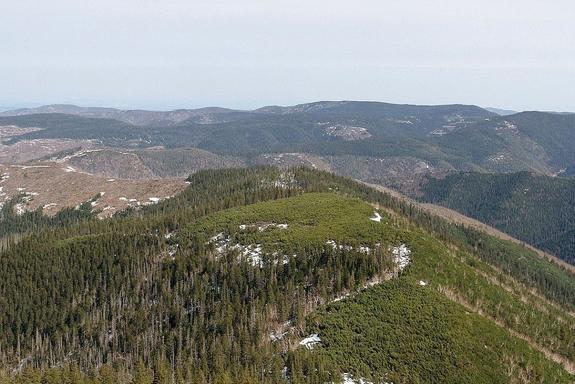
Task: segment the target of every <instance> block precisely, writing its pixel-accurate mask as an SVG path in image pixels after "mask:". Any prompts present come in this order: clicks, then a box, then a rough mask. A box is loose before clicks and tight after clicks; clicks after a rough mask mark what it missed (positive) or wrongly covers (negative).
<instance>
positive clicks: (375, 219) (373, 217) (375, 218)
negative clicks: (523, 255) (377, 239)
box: [369, 212, 381, 223]
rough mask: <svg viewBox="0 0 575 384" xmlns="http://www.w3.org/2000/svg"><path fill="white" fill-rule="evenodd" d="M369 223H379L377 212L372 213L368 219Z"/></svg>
mask: <svg viewBox="0 0 575 384" xmlns="http://www.w3.org/2000/svg"><path fill="white" fill-rule="evenodd" d="M369 219H370V220H371V221H375V222H376V223H379V222H380V221H381V215H380V214H379V212H373V216H372V217H370V218H369Z"/></svg>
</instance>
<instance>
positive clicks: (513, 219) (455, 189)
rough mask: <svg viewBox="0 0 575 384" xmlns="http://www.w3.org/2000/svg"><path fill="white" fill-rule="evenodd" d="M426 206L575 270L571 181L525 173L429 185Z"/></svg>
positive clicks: (574, 199)
mask: <svg viewBox="0 0 575 384" xmlns="http://www.w3.org/2000/svg"><path fill="white" fill-rule="evenodd" d="M422 192H423V199H424V200H425V201H428V202H431V203H436V204H441V205H444V206H446V207H448V208H451V209H454V210H456V211H459V212H461V213H463V214H464V215H467V216H470V217H473V218H475V219H477V220H479V221H482V222H484V223H487V224H489V225H492V226H494V227H496V228H498V229H500V230H501V231H503V232H506V233H508V234H510V235H511V236H514V237H517V238H518V239H521V240H523V241H525V242H527V243H529V244H532V245H533V246H535V247H537V248H541V249H543V250H546V251H549V252H550V253H553V254H555V255H557V256H558V257H560V258H562V259H564V260H566V261H567V262H569V263H571V264H575V180H573V179H567V178H552V177H547V176H542V175H535V174H531V173H527V172H522V173H515V174H479V173H465V174H454V175H449V176H447V177H446V178H444V179H429V181H428V182H427V183H426V184H425V185H424V186H423V187H422Z"/></svg>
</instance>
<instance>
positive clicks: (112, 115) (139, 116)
mask: <svg viewBox="0 0 575 384" xmlns="http://www.w3.org/2000/svg"><path fill="white" fill-rule="evenodd" d="M228 112H234V110H231V109H227V108H219V107H205V108H199V109H176V110H173V111H148V110H138V109H134V110H123V109H116V108H105V107H79V106H77V105H71V104H51V105H43V106H40V107H36V108H21V109H16V110H10V111H4V112H1V113H0V116H27V115H34V114H44V113H61V114H66V115H73V116H81V117H90V118H105V119H115V120H119V121H123V122H125V123H129V124H133V125H161V124H167V125H171V124H177V123H180V122H182V121H185V120H188V119H191V118H196V119H199V120H200V121H201V119H202V118H204V119H206V120H209V117H210V116H212V115H216V114H225V113H228Z"/></svg>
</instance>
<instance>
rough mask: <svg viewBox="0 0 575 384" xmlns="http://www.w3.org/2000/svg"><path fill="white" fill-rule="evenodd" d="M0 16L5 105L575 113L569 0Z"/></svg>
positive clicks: (77, 3) (200, 2)
mask: <svg viewBox="0 0 575 384" xmlns="http://www.w3.org/2000/svg"><path fill="white" fill-rule="evenodd" d="M0 14H2V21H3V22H2V23H0V35H1V36H2V40H1V42H0V47H2V51H3V59H2V61H0V89H2V92H1V93H0V108H18V107H32V106H38V105H45V104H76V105H82V106H106V107H108V106H109V107H116V108H123V109H154V110H169V109H178V108H198V107H205V106H221V107H228V108H234V109H253V108H257V107H261V106H264V105H293V104H299V103H305V102H312V101H319V100H371V101H383V102H390V103H397V104H426V105H436V104H473V105H479V106H483V107H495V108H502V109H512V110H518V111H521V110H550V111H575V95H574V93H575V92H574V91H573V90H574V89H575V48H574V47H573V46H572V45H570V44H568V41H567V40H566V37H568V36H575V24H574V23H572V20H573V16H575V4H574V3H573V2H570V1H567V0H557V1H554V2H552V3H550V2H547V3H545V2H539V1H536V0H526V1H521V2H518V1H495V0H487V1H483V2H480V3H479V2H472V1H456V0H443V1H437V2H428V1H424V0H411V1H404V2H401V3H400V2H395V1H387V2H382V1H376V0H363V1H360V2H356V3H354V4H353V5H351V3H349V2H347V1H343V0H334V1H332V2H329V6H327V5H326V3H325V2H320V1H317V0H312V1H300V0H294V1H287V0H277V1H274V2H265V1H262V0H248V1H245V2H241V3H238V2H234V1H232V0H215V1H213V0H212V1H206V0H196V1H185V0H167V1H163V2H161V3H158V2H156V1H153V0H125V1H123V2H119V3H118V2H114V1H112V0H98V1H87V0H54V1H51V2H42V1H39V0H21V1H18V2H6V3H5V4H2V5H0Z"/></svg>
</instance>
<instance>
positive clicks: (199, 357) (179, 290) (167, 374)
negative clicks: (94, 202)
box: [0, 168, 575, 383]
mask: <svg viewBox="0 0 575 384" xmlns="http://www.w3.org/2000/svg"><path fill="white" fill-rule="evenodd" d="M189 182H190V185H189V187H188V188H187V189H186V191H184V192H183V193H182V194H180V195H178V196H176V197H174V198H172V199H169V200H166V201H163V202H161V203H159V204H157V205H155V206H149V207H145V208H144V209H142V210H140V211H132V212H127V213H125V214H123V215H119V216H118V217H115V218H113V219H110V220H103V221H101V220H88V221H80V222H78V223H75V224H72V225H66V226H62V227H53V228H50V229H44V230H42V231H39V232H38V233H35V234H33V235H29V236H25V237H23V238H22V239H21V240H20V242H19V243H17V244H13V245H11V246H10V247H9V248H8V249H7V250H5V251H4V252H2V253H1V254H0V307H1V308H2V311H0V328H1V329H2V330H3V332H2V333H1V335H0V361H1V362H2V365H3V366H5V367H7V369H8V368H13V367H16V366H18V364H19V363H20V362H24V363H23V365H25V366H27V367H37V368H39V369H42V370H43V372H44V373H43V374H42V375H43V376H44V380H45V381H46V380H52V382H58V381H57V380H61V381H60V382H63V381H64V379H63V377H65V376H66V375H73V376H74V378H72V379H70V378H66V379H65V380H66V381H67V382H71V383H80V382H84V383H93V382H115V383H129V382H140V383H149V382H150V380H152V382H153V383H156V382H157V383H163V382H169V383H174V382H182V383H189V382H192V383H195V382H197V383H227V382H240V383H242V382H244V383H253V382H258V383H280V382H285V381H284V379H283V377H282V369H283V367H284V366H285V367H287V369H288V372H289V374H290V375H291V378H292V381H293V382H294V383H297V382H311V383H323V382H326V381H327V382H331V381H336V382H337V381H338V380H339V379H340V378H341V376H340V374H341V373H342V372H343V369H346V370H347V369H348V366H345V365H341V361H340V360H339V359H340V357H338V355H337V354H336V355H333V354H332V352H330V349H329V344H328V345H325V346H324V347H325V353H324V350H323V349H317V350H314V351H303V350H301V349H298V350H297V351H295V352H289V348H288V349H286V348H285V345H287V344H283V342H280V343H272V342H271V341H270V338H269V334H270V332H271V331H273V330H274V329H275V328H276V327H277V326H279V325H281V324H283V323H284V322H285V321H286V320H290V321H291V323H290V324H292V325H293V327H294V330H293V331H292V333H290V334H289V335H287V336H286V340H285V343H291V344H292V345H297V341H298V339H299V338H300V337H302V336H306V335H307V334H308V333H307V332H312V331H313V330H314V327H316V326H320V325H321V324H322V323H323V322H324V321H327V320H328V319H326V318H325V317H321V316H323V315H321V316H320V315H318V316H320V317H317V319H319V320H318V321H317V322H316V321H313V320H307V321H306V317H308V316H310V314H313V312H314V311H315V310H317V309H318V308H322V305H323V304H324V303H325V302H326V301H329V300H332V299H333V298H335V297H337V296H339V295H341V294H343V293H346V292H352V293H353V292H355V291H356V290H358V289H361V288H362V287H363V286H364V284H366V283H367V282H369V281H372V280H374V279H377V278H380V277H384V276H389V277H391V276H396V275H397V274H398V271H397V270H396V269H395V268H394V266H393V263H391V250H390V247H394V246H398V245H399V244H401V243H406V244H408V245H409V247H410V248H411V249H412V251H413V262H412V265H410V266H409V267H408V268H407V270H405V271H404V272H403V273H402V274H401V275H400V277H399V279H400V280H401V282H397V283H394V282H393V281H392V282H386V283H384V284H383V285H382V286H381V287H379V288H377V289H378V290H380V289H382V290H384V291H385V292H386V293H385V297H388V298H389V300H391V301H393V300H396V299H397V301H398V303H401V305H398V306H397V310H399V311H400V312H399V313H400V314H401V313H411V314H412V316H413V317H407V319H408V320H409V319H410V318H411V319H412V320H413V321H407V323H403V326H402V328H401V329H402V331H401V333H400V334H396V335H395V337H397V338H400V337H401V335H404V336H403V337H405V344H397V343H396V342H395V341H394V340H397V339H392V338H390V339H388V340H391V341H389V342H386V345H385V346H383V345H382V346H380V347H377V348H380V349H379V351H388V352H389V354H385V356H383V355H382V354H380V353H379V352H377V351H373V352H374V353H373V354H372V355H370V356H372V357H370V359H373V360H372V361H383V360H382V359H385V362H386V363H385V364H383V365H382V366H380V367H379V368H377V369H371V367H370V366H369V367H368V368H370V369H369V370H366V369H365V368H366V365H365V363H358V364H357V365H356V364H355V363H354V364H353V367H351V368H353V370H352V371H353V372H354V373H358V374H363V375H366V376H369V375H373V376H375V375H384V374H390V375H391V374H395V375H396V376H394V378H395V381H394V382H398V383H399V382H402V380H403V382H416V381H415V380H416V378H419V379H422V378H425V377H427V378H429V379H431V380H428V382H429V381H431V382H433V381H434V380H435V378H440V377H442V376H441V375H442V373H441V372H443V375H444V376H443V377H444V378H449V379H450V380H451V382H462V381H463V380H464V379H467V378H476V379H481V378H500V377H503V376H500V375H501V372H502V371H501V366H502V365H501V363H500V364H497V365H495V366H494V368H493V372H485V370H484V369H483V368H481V367H479V365H478V366H477V367H474V366H472V367H469V368H466V369H457V368H459V367H460V366H461V365H462V364H464V363H466V362H467V363H469V364H473V363H474V360H473V355H474V354H475V353H476V352H477V353H479V351H480V350H481V347H482V345H483V344H482V343H485V344H486V345H488V346H490V347H492V346H495V345H498V346H499V348H500V349H501V350H500V351H495V352H483V351H482V350H481V351H482V353H479V355H478V356H479V358H480V359H482V360H481V362H485V363H486V364H487V363H489V364H490V363H491V362H493V361H494V360H495V357H500V356H505V357H507V358H509V359H512V360H509V361H513V362H518V363H517V364H518V368H517V369H516V370H515V371H513V370H512V371H511V373H510V375H512V376H513V377H519V375H520V374H521V372H523V371H522V370H521V369H522V368H521V367H523V368H525V369H526V370H527V371H528V372H529V373H530V374H532V375H533V376H529V377H535V378H538V377H541V375H545V376H546V377H549V378H551V379H549V380H553V379H556V380H557V381H558V382H562V381H563V382H569V380H570V379H571V378H570V377H569V376H567V374H566V373H565V372H564V371H562V370H561V369H560V367H559V366H558V365H556V364H552V363H550V362H549V361H548V360H546V359H545V358H544V356H543V355H542V354H541V353H539V352H536V351H535V349H532V348H530V347H529V346H527V345H526V344H525V343H522V342H519V341H518V339H516V338H514V337H511V336H510V335H509V334H508V333H507V332H504V331H503V330H502V329H500V328H498V326H497V325H495V324H494V323H493V322H491V321H486V320H481V319H479V318H478V317H477V316H476V315H472V317H473V319H472V320H469V321H471V323H467V322H466V320H464V319H462V318H461V317H464V318H465V315H464V312H463V307H461V306H459V305H456V304H453V303H451V302H449V301H447V300H446V299H445V298H444V296H442V295H440V293H439V292H453V293H454V294H456V295H460V296H461V297H463V298H464V299H465V300H466V301H468V302H469V303H470V304H469V305H472V306H474V307H477V308H479V309H481V311H482V312H483V313H486V314H487V315H488V316H492V317H493V318H494V319H496V320H497V321H500V322H501V323H503V324H505V326H506V327H508V328H509V329H511V330H513V331H514V332H518V333H521V334H526V335H528V336H529V337H531V338H532V339H534V340H535V342H536V343H537V344H538V345H542V346H544V347H546V348H549V349H552V350H553V351H554V352H555V353H557V354H559V355H560V356H564V357H566V358H570V359H572V358H573V355H574V351H573V345H574V343H573V339H572V337H571V336H569V335H572V334H574V332H573V321H572V318H570V317H568V315H566V313H565V311H564V309H561V308H560V306H559V304H561V305H563V306H564V308H569V309H572V308H573V307H575V302H574V300H575V283H574V279H573V277H572V275H569V274H568V273H567V272H565V271H563V270H561V269H559V268H558V267H556V266H554V265H551V264H548V263H546V262H544V261H542V260H540V259H538V258H537V256H536V255H535V254H533V253H531V252H528V251H526V250H525V249H523V248H521V247H518V246H514V245H511V244H508V243H506V242H500V241H496V240H493V239H492V238H490V237H489V236H487V235H482V234H480V233H477V232H474V231H471V230H465V229H462V228H460V227H457V226H454V225H451V224H449V223H447V222H445V221H443V220H440V219H438V218H436V217H433V216H430V215H428V214H425V213H423V212H420V211H419V210H417V209H416V208H415V207H413V206H411V205H408V204H405V203H403V202H401V201H398V200H396V199H394V198H392V197H390V196H389V195H385V194H382V193H379V192H377V191H375V190H373V189H370V188H368V187H366V186H364V185H361V184H358V183H356V182H354V181H351V180H349V179H344V178H341V177H337V176H334V175H332V174H329V173H325V172H318V171H313V170H309V169H305V168H296V169H290V170H287V171H280V170H277V169H274V168H255V169H235V170H219V171H203V172H199V173H197V174H195V175H193V176H191V177H190V178H189ZM366 202H372V203H375V204H378V205H379V206H380V207H382V208H383V209H382V210H381V211H380V212H381V214H382V216H383V219H382V220H381V222H378V223H376V222H373V221H370V220H369V217H370V216H371V215H372V214H373V211H374V209H375V208H373V207H372V206H371V205H369V204H368V203H366ZM384 210H385V211H384ZM270 222H274V223H276V224H279V223H286V224H288V227H287V229H280V228H273V227H270V228H269V229H266V230H263V231H259V230H257V229H255V228H253V227H246V228H245V229H241V228H240V225H241V224H245V225H261V224H266V223H270ZM174 231H176V232H175V233H174ZM220 232H223V233H224V234H225V235H226V236H229V238H230V239H231V241H232V242H233V244H235V243H239V244H243V245H250V244H261V245H262V248H263V249H264V251H265V253H266V254H265V255H264V256H263V258H262V259H263V264H262V266H261V267H260V266H258V265H252V263H250V262H249V260H247V259H245V258H242V257H240V254H239V250H237V249H236V250H234V249H233V248H230V249H229V250H228V251H227V252H224V253H218V252H217V251H216V250H215V247H216V244H214V243H213V242H210V238H211V237H212V236H214V235H216V234H218V233H220ZM327 240H335V241H336V242H337V243H338V244H342V245H349V246H350V248H349V249H336V250H334V249H333V248H331V247H330V246H328V245H326V244H325V242H326V241H327ZM378 243H379V244H380V245H379V246H377V244H378ZM359 246H369V247H370V248H371V249H373V250H374V252H373V253H369V254H366V253H363V252H360V251H359V248H358V247H359ZM452 249H457V252H456V251H454V250H452ZM274 252H277V254H275V255H274ZM284 255H285V256H287V258H284ZM294 255H295V256H294ZM284 260H287V263H286V262H284ZM490 265H493V266H496V267H498V268H499V269H501V270H502V271H503V272H504V273H501V272H498V271H496V270H495V269H492V267H491V266H490ZM484 276H488V277H490V278H492V279H493V280H497V281H499V280H501V281H502V282H504V283H505V284H506V285H509V286H510V287H513V288H512V289H511V290H507V289H504V288H502V287H500V286H498V285H495V284H492V282H491V280H490V279H488V278H487V277H484ZM418 279H425V280H429V281H430V286H428V287H426V288H425V289H430V290H433V292H432V293H430V294H429V296H425V294H422V296H418V295H417V292H416V293H414V294H413V296H414V298H413V301H410V300H408V297H409V296H410V295H411V291H409V289H408V288H401V287H405V285H404V284H408V285H410V286H411V285H416V283H417V281H418ZM522 283H524V284H526V285H527V286H528V288H525V287H524V286H523V284H522ZM397 284H399V285H397ZM417 288H420V287H417ZM397 289H399V290H400V291H397ZM404 289H406V290H405V291H403V290H404ZM530 289H533V290H534V291H535V292H537V295H534V294H532V293H531V292H530ZM373 292H380V291H377V290H375V291H371V290H370V289H368V290H367V291H364V292H362V293H358V294H356V296H355V297H354V298H353V300H356V298H357V300H358V301H359V302H362V301H361V300H364V299H361V298H362V297H363V296H364V295H373V294H374V293H373ZM402 292H403V293H402ZM445 295H447V293H445ZM428 299H429V301H428ZM348 300H350V299H348ZM348 300H343V301H341V302H340V304H337V305H338V306H339V307H338V308H344V307H345V308H347V307H346V306H347V305H348ZM365 300H366V301H364V303H365V304H364V305H362V306H361V307H353V306H352V307H350V308H351V309H349V310H345V311H349V312H345V311H344V312H342V313H347V314H350V313H351V314H354V316H355V317H353V316H351V315H349V316H348V318H347V319H346V322H345V323H344V324H354V323H355V322H357V323H358V324H359V323H362V322H363V321H364V320H363V319H364V317H365V316H364V314H366V313H381V312H386V311H388V310H390V309H389V306H390V302H386V301H385V300H383V299H382V300H380V301H378V300H372V299H371V298H370V296H367V299H365ZM354 302H355V301H354ZM403 304H405V305H403ZM354 305H355V304H354ZM410 305H411V307H410ZM406 306H407V307H406ZM329 308H331V307H328V309H326V310H329ZM408 309H409V310H411V312H409V311H407V310H408ZM404 310H405V311H407V312H401V311H404ZM321 313H323V312H321ZM417 314H420V315H419V317H418V315H417ZM430 314H431V315H433V316H435V318H436V319H437V324H435V325H434V324H429V325H428V326H427V327H423V328H422V329H420V330H419V331H418V328H417V327H415V325H416V324H419V323H418V322H419V321H421V320H422V319H427V317H428V316H430ZM518 318H519V319H520V318H529V321H527V322H523V323H521V322H517V321H516V320H514V319H518ZM557 319H562V321H558V320H557ZM338 321H339V320H338ZM326 324H327V323H326ZM475 325H477V326H478V327H479V328H478V329H479V330H482V331H484V332H478V331H477V330H474V329H475V328H474V326H475ZM378 327H383V328H385V327H386V325H385V324H384V323H381V324H379V323H378V324H375V325H374V329H379V328H378ZM383 328H381V329H383ZM460 328H461V329H460ZM304 330H305V331H304ZM328 331H329V330H328V328H327V327H324V328H322V329H321V332H322V333H323V332H325V333H326V335H329V332H328ZM334 332H335V331H334ZM436 332H437V333H438V336H437V339H435V338H434V336H433V335H434V334H435V333H436ZM345 333H346V332H344V333H342V334H341V335H342V336H341V337H342V339H338V338H339V336H337V335H338V333H337V332H336V333H334V335H335V336H334V337H333V338H332V339H331V340H332V341H331V342H332V343H333V345H338V343H341V342H345V340H346V339H345V338H346V337H347V336H345ZM372 336H373V338H372ZM465 336H468V339H467V342H468V343H467V344H466V345H461V344H462V342H461V341H460V340H459V339H458V338H460V337H465ZM327 337H328V338H326V340H329V337H330V336H327ZM366 337H368V338H369V340H366V343H365V344H363V345H362V346H361V348H368V349H369V351H367V352H364V351H365V350H364V349H358V350H354V351H350V354H349V361H350V362H351V361H353V362H356V361H359V360H360V358H359V357H358V355H357V353H358V351H359V352H360V353H371V352H370V351H372V348H371V347H369V346H370V345H373V343H374V342H375V343H378V340H381V339H378V338H377V337H379V336H377V335H374V334H372V333H367V334H366ZM416 337H419V339H417V340H420V339H421V340H425V343H426V344H425V345H426V348H427V349H423V351H428V352H429V351H432V350H434V348H433V346H434V345H442V346H444V345H445V346H446V347H449V348H448V349H447V352H446V354H444V355H442V354H439V355H437V354H436V353H435V352H429V353H427V354H426V353H424V352H423V351H422V352H417V353H416V352H413V351H412V352H410V353H414V354H412V355H411V356H412V357H413V356H419V357H422V359H423V360H421V362H420V365H417V367H418V368H417V370H416V371H414V372H411V373H409V372H406V371H405V369H404V368H402V365H401V364H399V363H398V364H395V365H393V364H390V363H389V360H388V359H392V361H393V358H394V356H397V357H398V358H399V356H402V355H403V354H405V353H408V352H409V350H411V348H409V347H408V346H409V345H415V344H414V343H413V341H414V340H416ZM502 344H503V347H501V345H502ZM392 345H394V346H393V347H392ZM324 347H322V348H324ZM493 348H494V347H493ZM338 349H339V348H338ZM342 350H345V349H342ZM453 351H456V352H457V354H453V353H454V352H453ZM490 351H491V350H490ZM316 352H317V353H316ZM494 356H495V357H494ZM408 361H409V360H408ZM62 362H66V364H65V365H66V368H53V369H47V368H48V367H50V366H54V365H58V364H62ZM503 362H506V360H503ZM74 364H77V365H74ZM74 367H76V368H74ZM78 368H79V370H78ZM351 368H350V370H351ZM35 372H36V373H37V371H30V372H29V373H30V374H31V375H34V374H36V373H35ZM429 372H433V375H436V376H433V375H432V376H430V375H431V374H430V373H429ZM23 374H24V372H22V375H23ZM26 374H28V373H26ZM66 377H68V376H66ZM396 377H397V378H396ZM507 377H509V376H507ZM1 378H2V373H0V380H2V379H1ZM136 379H137V380H138V381H134V380H136ZM423 381H425V380H423ZM447 381H448V382H449V380H447ZM508 381H509V380H508ZM48 382H49V381H48Z"/></svg>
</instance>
